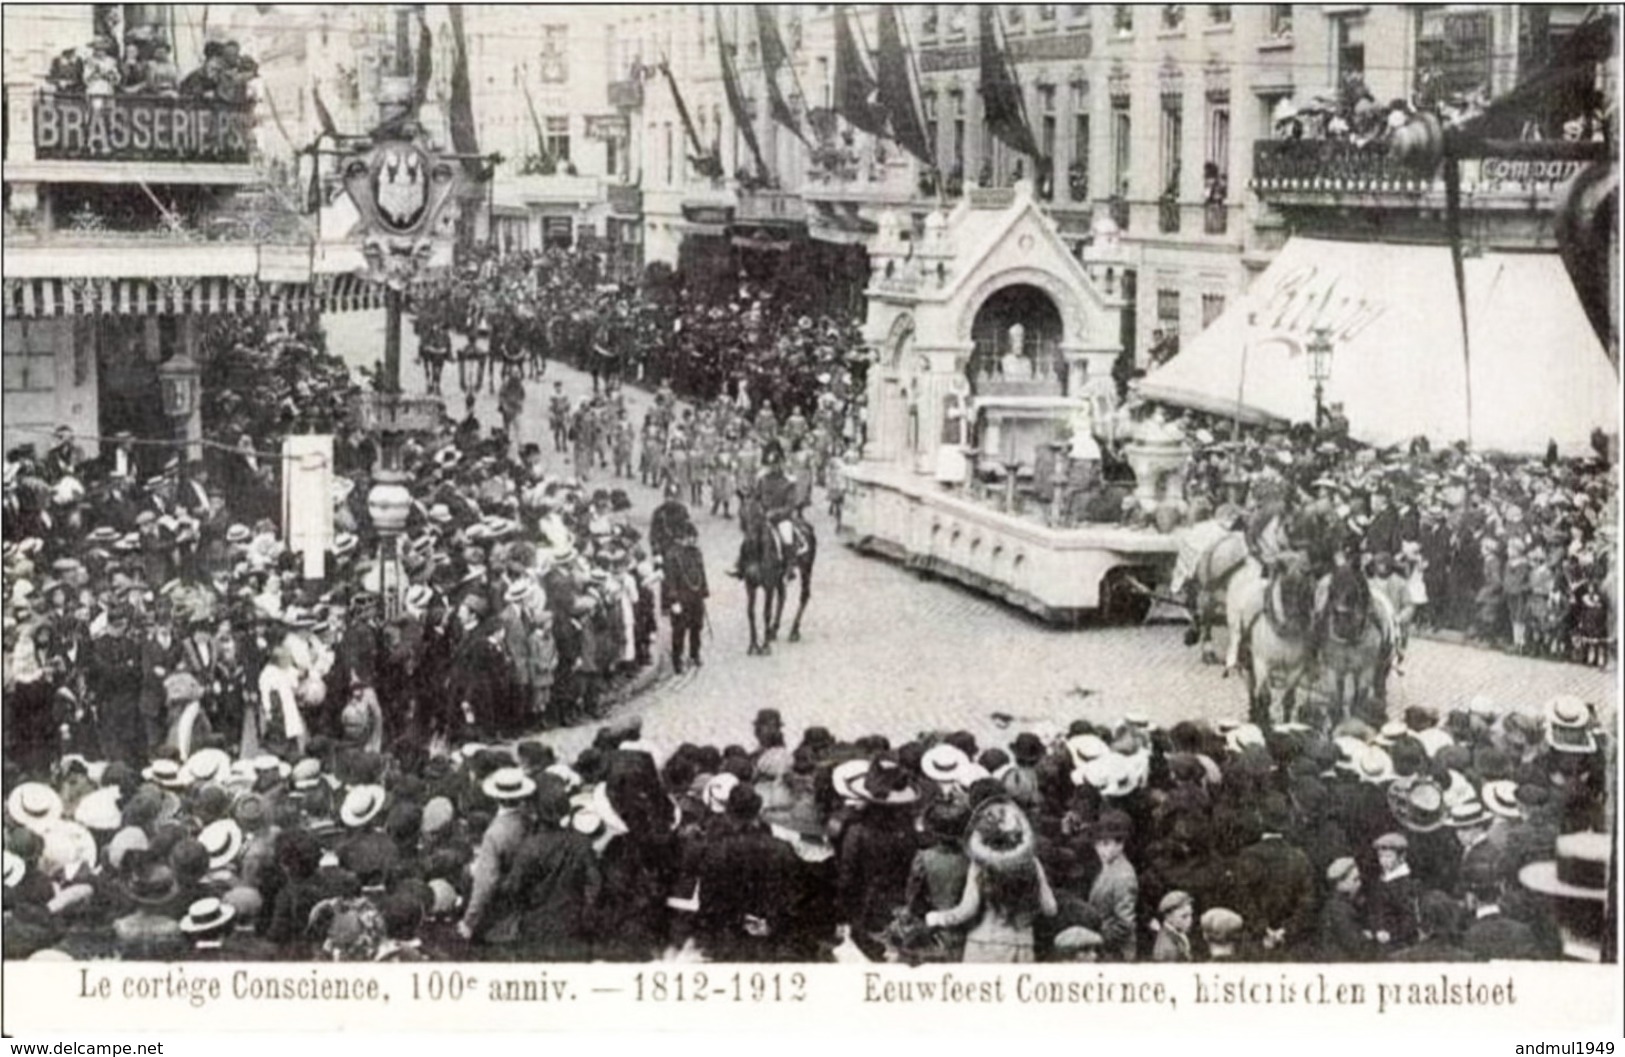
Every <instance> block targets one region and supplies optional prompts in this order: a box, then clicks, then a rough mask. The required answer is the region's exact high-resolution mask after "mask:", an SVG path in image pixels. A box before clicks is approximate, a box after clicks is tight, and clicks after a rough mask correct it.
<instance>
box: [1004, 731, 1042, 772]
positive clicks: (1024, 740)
mask: <svg viewBox="0 0 1625 1057" xmlns="http://www.w3.org/2000/svg"><path fill="white" fill-rule="evenodd" d="M1045 751H1046V750H1045V748H1044V742H1043V739H1041V738H1039V736H1038V735H1037V734H1034V733H1033V732H1032V731H1022V732H1021V733H1020V734H1017V735H1016V738H1015V740H1014V741H1012V742H1011V743H1010V755H1011V756H1012V757H1014V758H1015V761H1016V763H1018V764H1019V765H1021V766H1022V767H1034V766H1037V765H1038V763H1040V762H1041V761H1042V760H1043V759H1044V755H1045Z"/></svg>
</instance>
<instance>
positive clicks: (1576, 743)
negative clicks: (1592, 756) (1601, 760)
mask: <svg viewBox="0 0 1625 1057" xmlns="http://www.w3.org/2000/svg"><path fill="white" fill-rule="evenodd" d="M1544 711H1545V713H1546V744H1547V745H1549V746H1551V748H1552V749H1553V750H1555V751H1557V752H1572V753H1591V752H1596V751H1597V739H1596V736H1595V735H1594V734H1592V732H1591V723H1592V715H1591V706H1590V705H1588V704H1586V703H1585V702H1584V701H1583V700H1581V699H1580V698H1578V697H1576V696H1575V695H1573V694H1559V695H1558V696H1556V697H1554V698H1552V699H1551V700H1549V701H1547V702H1546V706H1545V709H1544Z"/></svg>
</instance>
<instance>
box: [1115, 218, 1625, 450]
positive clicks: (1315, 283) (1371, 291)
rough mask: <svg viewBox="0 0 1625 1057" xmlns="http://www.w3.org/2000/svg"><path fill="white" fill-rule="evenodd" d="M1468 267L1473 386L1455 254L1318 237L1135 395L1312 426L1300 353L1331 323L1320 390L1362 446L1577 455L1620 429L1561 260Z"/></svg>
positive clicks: (1599, 352) (1290, 251) (1548, 256)
mask: <svg viewBox="0 0 1625 1057" xmlns="http://www.w3.org/2000/svg"><path fill="white" fill-rule="evenodd" d="M1465 272H1466V280H1467V282H1466V287H1467V318H1468V323H1469V335H1470V338H1471V361H1472V364H1471V372H1470V378H1471V383H1472V384H1471V389H1470V392H1469V386H1468V384H1467V383H1468V378H1469V371H1468V369H1467V362H1466V358H1465V357H1464V356H1463V352H1462V340H1461V317H1460V314H1459V310H1458V307H1457V301H1456V287H1455V281H1454V278H1453V275H1452V270H1451V265H1450V251H1449V249H1448V248H1446V247H1444V246H1415V245H1394V244H1389V243H1380V242H1336V241H1331V240H1327V239H1310V238H1292V239H1290V240H1289V241H1288V242H1287V244H1286V246H1284V247H1283V248H1282V250H1281V252H1280V254H1279V255H1277V257H1276V258H1275V260H1274V261H1272V262H1271V263H1270V266H1269V267H1268V268H1267V269H1265V271H1264V272H1263V273H1262V274H1261V275H1259V276H1258V277H1257V278H1256V279H1255V280H1253V283H1252V286H1251V287H1250V288H1249V289H1248V291H1247V293H1246V294H1245V295H1244V296H1243V297H1242V298H1240V299H1239V300H1238V301H1237V302H1236V303H1235V304H1233V305H1231V306H1230V307H1229V308H1227V309H1226V310H1225V312H1224V313H1223V314H1222V315H1221V316H1220V317H1219V318H1218V319H1217V320H1216V321H1215V322H1214V323H1213V324H1212V325H1211V326H1209V327H1208V328H1207V329H1206V330H1204V331H1203V332H1202V333H1201V334H1199V335H1197V336H1196V337H1195V338H1193V339H1192V340H1191V341H1190V342H1189V343H1188V344H1187V345H1186V347H1185V349H1184V350H1183V351H1182V352H1181V353H1180V354H1179V355H1178V356H1177V357H1175V358H1174V359H1173V360H1171V361H1170V362H1168V363H1167V364H1165V365H1163V366H1162V367H1161V368H1159V369H1157V370H1155V371H1153V372H1152V373H1151V374H1150V375H1148V376H1147V377H1146V378H1145V379H1144V380H1143V381H1142V383H1141V387H1140V389H1141V392H1142V393H1143V394H1145V395H1146V396H1147V397H1150V398H1152V399H1155V400H1161V401H1165V402H1167V403H1171V404H1177V405H1181V406H1185V407H1193V408H1199V409H1201V410H1204V411H1210V412H1214V413H1217V414H1222V415H1239V416H1240V417H1241V418H1243V419H1244V420H1249V421H1254V422H1257V421H1263V420H1269V419H1276V420H1286V421H1291V422H1307V421H1310V420H1311V419H1313V417H1314V383H1313V382H1312V381H1311V380H1310V376H1309V365H1308V357H1307V354H1306V349H1307V346H1308V344H1309V342H1310V340H1311V338H1312V335H1313V332H1314V331H1315V330H1316V329H1317V328H1320V327H1325V328H1328V331H1329V334H1330V337H1331V339H1332V342H1333V344H1334V348H1335V351H1334V353H1333V356H1332V369H1331V378H1330V379H1329V381H1327V383H1326V394H1325V400H1326V403H1327V404H1328V405H1330V404H1334V403H1340V404H1342V405H1343V411H1344V414H1345V415H1346V416H1347V417H1348V420H1349V427H1350V433H1351V434H1352V436H1353V437H1354V439H1356V440H1358V441H1361V442H1364V443H1367V444H1373V445H1377V446H1388V445H1393V444H1400V443H1404V442H1405V441H1408V440H1410V439H1411V438H1413V437H1416V436H1418V435H1420V436H1425V437H1427V438H1428V440H1429V441H1430V442H1432V443H1433V444H1435V445H1440V444H1449V443H1453V442H1455V441H1458V440H1467V441H1469V442H1470V443H1471V444H1472V446H1473V447H1475V448H1477V449H1480V450H1486V451H1501V452H1509V453H1525V454H1528V453H1540V452H1544V451H1545V450H1546V445H1547V442H1548V441H1550V440H1555V441H1556V442H1557V446H1558V448H1559V450H1560V451H1562V452H1564V453H1565V454H1580V453H1584V452H1587V451H1589V450H1590V437H1591V432H1592V430H1593V429H1594V428H1598V427H1600V428H1601V429H1603V430H1604V431H1605V432H1608V433H1617V432H1618V431H1619V416H1620V391H1619V387H1620V380H1619V375H1618V374H1617V373H1616V371H1615V368H1614V367H1613V365H1612V364H1611V363H1610V362H1609V360H1608V357H1607V355H1606V353H1605V352H1604V350H1603V347H1602V345H1601V343H1600V342H1599V341H1598V340H1597V337H1596V334H1595V333H1594V332H1593V331H1592V329H1591V326H1590V324H1589V323H1588V322H1587V321H1586V317H1585V313H1584V311H1583V310H1582V309H1581V307H1580V302H1579V299H1578V298H1577V297H1576V296H1575V293H1574V287H1573V284H1572V283H1571V282H1570V280H1569V277H1568V273H1567V272H1566V271H1564V269H1563V264H1562V262H1561V261H1560V260H1559V259H1558V256H1557V254H1555V253H1485V254H1482V255H1479V256H1473V257H1469V258H1467V260H1466V262H1465ZM1469 401H1470V404H1471V413H1470V419H1469V410H1468V409H1469ZM1469 421H1470V422H1471V428H1470V429H1469Z"/></svg>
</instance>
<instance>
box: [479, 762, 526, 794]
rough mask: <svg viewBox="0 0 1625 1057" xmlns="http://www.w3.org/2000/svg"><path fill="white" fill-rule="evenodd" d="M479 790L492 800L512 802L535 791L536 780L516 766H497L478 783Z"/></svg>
mask: <svg viewBox="0 0 1625 1057" xmlns="http://www.w3.org/2000/svg"><path fill="white" fill-rule="evenodd" d="M480 790H481V791H482V792H484V793H485V795H486V796H488V797H490V798H491V799H492V800H496V801H500V802H503V803H512V802H516V801H519V800H524V799H525V798H526V797H528V796H530V795H531V794H532V793H534V792H536V782H535V781H534V780H533V779H532V778H531V777H530V775H528V774H526V773H525V772H524V771H523V770H522V769H521V768H518V767H499V768H497V769H496V770H495V771H492V772H491V773H490V775H488V776H487V777H486V779H485V781H483V782H481V783H480Z"/></svg>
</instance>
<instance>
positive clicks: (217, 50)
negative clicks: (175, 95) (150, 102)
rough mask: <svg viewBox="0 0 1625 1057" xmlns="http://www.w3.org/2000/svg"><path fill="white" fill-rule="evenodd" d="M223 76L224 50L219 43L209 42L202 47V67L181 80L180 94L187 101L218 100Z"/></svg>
mask: <svg viewBox="0 0 1625 1057" xmlns="http://www.w3.org/2000/svg"><path fill="white" fill-rule="evenodd" d="M225 74H226V64H225V58H224V49H223V47H222V45H221V43H220V42H219V41H217V40H211V41H209V42H208V43H207V44H205V45H203V65H202V66H199V67H198V68H197V69H195V70H193V71H192V72H191V73H189V74H187V75H186V76H185V78H183V79H182V80H181V83H180V94H181V95H184V96H186V97H187V98H189V99H218V98H219V97H220V85H221V81H222V80H223V79H224V77H225Z"/></svg>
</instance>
